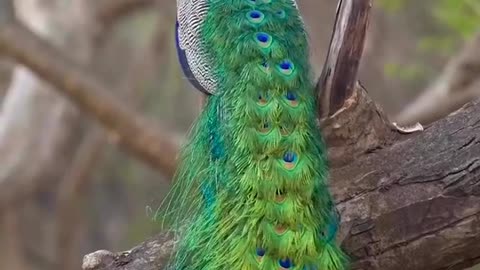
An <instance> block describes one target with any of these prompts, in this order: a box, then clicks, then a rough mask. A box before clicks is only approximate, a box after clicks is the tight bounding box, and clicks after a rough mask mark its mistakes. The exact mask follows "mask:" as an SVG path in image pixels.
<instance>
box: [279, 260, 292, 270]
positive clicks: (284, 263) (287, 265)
mask: <svg viewBox="0 0 480 270" xmlns="http://www.w3.org/2000/svg"><path fill="white" fill-rule="evenodd" d="M278 264H279V265H280V266H281V267H282V268H283V269H289V268H290V267H292V261H291V260H290V259H289V258H286V259H284V260H279V261H278Z"/></svg>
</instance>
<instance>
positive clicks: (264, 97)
mask: <svg viewBox="0 0 480 270" xmlns="http://www.w3.org/2000/svg"><path fill="white" fill-rule="evenodd" d="M257 102H258V105H260V106H265V105H267V103H268V94H267V93H259V94H258V101H257Z"/></svg>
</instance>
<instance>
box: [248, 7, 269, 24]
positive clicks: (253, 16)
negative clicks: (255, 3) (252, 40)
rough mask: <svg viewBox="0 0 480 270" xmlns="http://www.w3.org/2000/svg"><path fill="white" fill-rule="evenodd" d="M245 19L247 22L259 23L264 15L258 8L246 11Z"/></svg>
mask: <svg viewBox="0 0 480 270" xmlns="http://www.w3.org/2000/svg"><path fill="white" fill-rule="evenodd" d="M247 19H248V21H249V22H251V23H254V24H259V23H261V22H263V20H264V19H265V15H264V14H263V13H262V12H261V11H258V10H252V11H249V12H248V13H247Z"/></svg>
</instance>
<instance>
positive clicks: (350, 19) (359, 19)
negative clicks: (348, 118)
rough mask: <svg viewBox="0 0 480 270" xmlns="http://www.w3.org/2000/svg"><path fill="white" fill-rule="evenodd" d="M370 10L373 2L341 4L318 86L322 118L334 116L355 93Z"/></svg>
mask: <svg viewBox="0 0 480 270" xmlns="http://www.w3.org/2000/svg"><path fill="white" fill-rule="evenodd" d="M371 6H372V4H371V0H340V1H339V3H338V8H337V15H336V18H335V25H334V29H333V34H332V39H331V41H330V48H329V51H328V55H327V59H326V60H325V64H324V66H323V71H322V75H321V76H320V79H319V81H318V83H317V92H318V95H319V97H318V99H319V116H320V117H321V118H323V117H327V116H331V115H333V114H335V113H336V112H337V111H338V110H340V108H342V106H343V105H344V103H345V101H346V100H347V99H348V98H349V97H350V96H351V95H352V93H353V90H354V87H355V84H356V81H357V72H358V67H359V64H360V59H361V57H362V53H363V47H364V44H365V38H366V33H367V27H368V23H369V19H370V10H371Z"/></svg>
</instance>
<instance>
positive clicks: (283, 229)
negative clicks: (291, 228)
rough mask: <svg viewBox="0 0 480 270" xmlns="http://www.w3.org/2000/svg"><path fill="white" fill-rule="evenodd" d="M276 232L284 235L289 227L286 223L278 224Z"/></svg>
mask: <svg viewBox="0 0 480 270" xmlns="http://www.w3.org/2000/svg"><path fill="white" fill-rule="evenodd" d="M275 232H276V233H277V234H278V235H282V234H284V233H286V232H287V227H286V226H285V225H282V224H277V225H276V226H275Z"/></svg>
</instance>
